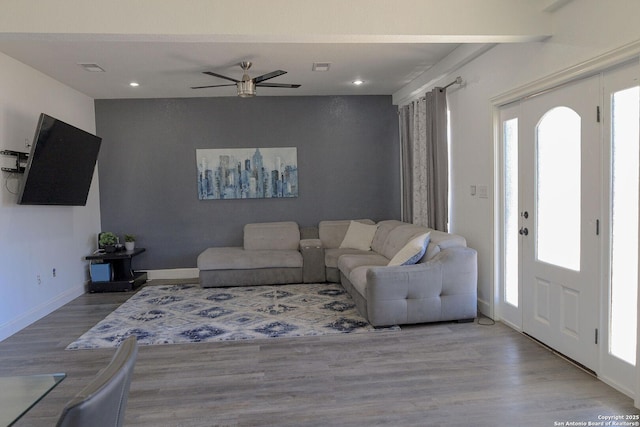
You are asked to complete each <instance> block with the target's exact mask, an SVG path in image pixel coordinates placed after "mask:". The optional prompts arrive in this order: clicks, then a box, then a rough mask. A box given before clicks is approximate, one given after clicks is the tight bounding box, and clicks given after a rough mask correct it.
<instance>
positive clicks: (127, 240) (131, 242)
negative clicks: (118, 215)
mask: <svg viewBox="0 0 640 427" xmlns="http://www.w3.org/2000/svg"><path fill="white" fill-rule="evenodd" d="M124 248H125V249H126V250H128V251H132V250H134V249H135V248H136V236H134V235H133V234H125V235H124Z"/></svg>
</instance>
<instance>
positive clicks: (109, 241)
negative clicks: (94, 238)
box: [98, 231, 118, 253]
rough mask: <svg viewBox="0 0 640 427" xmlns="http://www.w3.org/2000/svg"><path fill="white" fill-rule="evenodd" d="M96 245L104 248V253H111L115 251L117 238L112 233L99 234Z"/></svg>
mask: <svg viewBox="0 0 640 427" xmlns="http://www.w3.org/2000/svg"><path fill="white" fill-rule="evenodd" d="M98 243H100V246H102V247H103V248H104V251H105V252H107V253H112V252H115V251H116V243H118V238H117V237H116V235H115V234H113V233H112V232H110V231H105V232H103V233H100V238H99V239H98Z"/></svg>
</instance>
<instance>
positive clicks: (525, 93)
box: [485, 40, 640, 408]
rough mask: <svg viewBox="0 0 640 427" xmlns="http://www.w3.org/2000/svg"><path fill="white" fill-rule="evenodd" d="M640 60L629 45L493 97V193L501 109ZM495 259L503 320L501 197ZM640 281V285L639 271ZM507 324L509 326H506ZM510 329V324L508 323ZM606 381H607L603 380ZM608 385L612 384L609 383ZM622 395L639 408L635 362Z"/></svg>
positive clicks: (495, 291)
mask: <svg viewBox="0 0 640 427" xmlns="http://www.w3.org/2000/svg"><path fill="white" fill-rule="evenodd" d="M639 57H640V40H639V41H635V42H633V43H629V44H627V45H624V46H621V47H619V48H616V49H613V50H610V51H608V52H605V53H603V54H602V55H599V56H596V57H594V58H591V59H589V60H586V61H584V62H581V63H578V64H575V65H573V66H570V67H568V68H565V69H562V70H560V71H558V72H555V73H552V74H550V75H547V76H543V77H542V78H540V79H538V80H534V81H532V82H530V83H528V84H525V85H522V86H518V87H515V88H513V89H511V90H508V91H506V92H503V93H500V94H498V95H496V96H494V97H492V98H490V103H491V106H492V120H493V159H494V162H493V189H494V194H496V195H501V194H502V193H501V192H502V187H501V186H502V178H501V174H502V170H503V169H502V168H503V164H502V157H501V155H502V152H501V151H502V148H501V144H502V135H501V133H502V123H501V119H500V113H501V109H502V108H504V107H506V106H508V105H509V104H512V103H516V102H520V101H524V100H526V99H528V98H530V97H533V96H536V95H539V94H542V93H544V92H547V91H551V90H553V89H555V88H558V87H560V86H563V85H564V84H566V83H571V82H573V81H576V80H580V79H583V78H587V77H591V76H595V75H597V74H600V73H603V72H605V71H607V70H608V69H611V68H614V67H619V66H623V65H625V63H629V62H632V61H636V60H637V59H638V58H639ZM639 75H640V71H639ZM493 202H494V203H493V235H492V238H493V242H494V244H493V254H492V256H493V259H494V260H495V262H494V263H493V266H492V273H493V274H492V276H493V277H492V282H493V286H492V287H491V292H492V295H491V298H490V303H491V307H488V310H487V311H488V313H485V314H489V315H490V316H491V317H492V318H493V319H494V320H498V321H501V320H502V317H501V313H500V295H501V288H502V283H503V279H504V277H503V273H502V272H503V251H504V248H503V245H502V240H501V239H502V232H503V225H502V223H501V220H502V218H503V215H504V213H503V212H502V199H501V197H495V198H494V200H493ZM638 279H639V282H640V271H639V277H638ZM600 286H601V288H600V289H599V292H600V295H602V292H605V291H606V289H604V290H603V289H602V286H603V284H602V283H600ZM637 304H638V307H640V292H639V293H638V301H637ZM603 323H608V322H607V319H605V318H604V316H601V317H600V324H599V328H603V327H608V325H607V324H605V325H603ZM507 324H508V323H507ZM508 325H509V326H512V327H513V325H510V324H508ZM514 329H516V330H519V331H521V328H517V327H516V328H514ZM637 342H638V350H637V353H636V354H637V358H638V359H639V360H640V328H638V340H637ZM604 382H607V381H606V380H604ZM607 384H609V383H608V382H607ZM609 385H611V386H612V387H614V388H615V387H616V386H615V384H609ZM619 391H620V392H622V393H625V394H627V395H628V396H629V397H631V398H633V399H634V405H635V406H636V408H640V363H638V362H636V387H635V390H632V393H629V390H619Z"/></svg>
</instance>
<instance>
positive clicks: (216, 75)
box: [202, 71, 240, 83]
mask: <svg viewBox="0 0 640 427" xmlns="http://www.w3.org/2000/svg"><path fill="white" fill-rule="evenodd" d="M202 74H208V75H210V76H213V77H219V78H221V79H225V80H231V81H232V82H236V83H238V82H239V81H240V80H236V79H234V78H233V77H227V76H223V75H222V74H216V73H214V72H212V71H203V72H202Z"/></svg>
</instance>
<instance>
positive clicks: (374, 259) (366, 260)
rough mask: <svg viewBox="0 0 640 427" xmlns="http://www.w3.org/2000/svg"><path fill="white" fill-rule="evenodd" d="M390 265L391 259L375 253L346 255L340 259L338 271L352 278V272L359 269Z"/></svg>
mask: <svg viewBox="0 0 640 427" xmlns="http://www.w3.org/2000/svg"><path fill="white" fill-rule="evenodd" d="M387 264H389V259H388V258H385V257H383V256H382V255H380V254H377V253H375V252H368V253H366V254H346V255H342V256H341V257H340V258H339V259H338V269H339V270H340V271H341V272H342V273H344V275H345V276H347V277H348V278H351V272H352V271H353V270H355V269H356V268H358V267H365V266H366V267H374V266H384V265H387Z"/></svg>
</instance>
